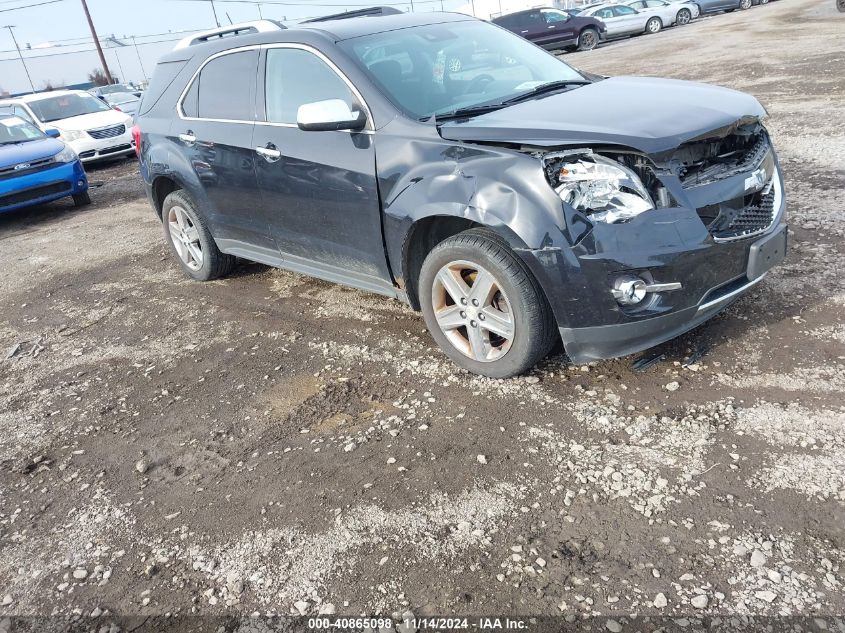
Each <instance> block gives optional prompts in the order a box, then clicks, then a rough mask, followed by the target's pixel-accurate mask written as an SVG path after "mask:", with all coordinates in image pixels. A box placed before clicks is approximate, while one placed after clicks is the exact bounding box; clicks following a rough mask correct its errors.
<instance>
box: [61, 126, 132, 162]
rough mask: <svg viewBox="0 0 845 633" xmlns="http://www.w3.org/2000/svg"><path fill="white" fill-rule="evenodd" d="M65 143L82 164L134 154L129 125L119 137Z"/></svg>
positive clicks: (84, 139) (89, 138) (88, 138)
mask: <svg viewBox="0 0 845 633" xmlns="http://www.w3.org/2000/svg"><path fill="white" fill-rule="evenodd" d="M65 142H66V143H67V144H68V145H70V146H71V147H72V148H73V150H74V151H75V152H76V153H77V154H78V155H79V160H81V161H82V162H83V163H88V162H92V161H96V160H105V159H108V158H117V157H119V156H128V155H129V154H134V153H135V139H133V138H132V128H131V126H129V125H127V126H126V131H125V132H124V133H123V134H121V135H119V136H113V137H111V138H104V139H95V138H91V137H87V138H82V139H78V140H76V141H65Z"/></svg>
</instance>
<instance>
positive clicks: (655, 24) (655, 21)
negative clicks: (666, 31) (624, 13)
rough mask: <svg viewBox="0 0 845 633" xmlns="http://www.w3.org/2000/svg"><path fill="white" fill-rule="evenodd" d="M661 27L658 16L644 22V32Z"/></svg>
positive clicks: (658, 29)
mask: <svg viewBox="0 0 845 633" xmlns="http://www.w3.org/2000/svg"><path fill="white" fill-rule="evenodd" d="M745 1H746V0H743V2H745ZM747 1H748V2H750V1H751V0H747ZM662 29H663V22H662V21H661V20H660V18H657V17H654V18H649V19H648V22H646V23H645V32H646V33H650V34H652V35H653V34H655V33H660V31H661V30H662Z"/></svg>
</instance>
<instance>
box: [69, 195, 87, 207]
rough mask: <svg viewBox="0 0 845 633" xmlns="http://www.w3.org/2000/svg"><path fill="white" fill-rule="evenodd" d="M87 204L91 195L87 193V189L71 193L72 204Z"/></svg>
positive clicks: (78, 205) (80, 205)
mask: <svg viewBox="0 0 845 633" xmlns="http://www.w3.org/2000/svg"><path fill="white" fill-rule="evenodd" d="M89 204H91V196H90V195H89V194H88V192H87V191H83V192H82V193H75V194H73V206H75V207H86V206H88V205H89Z"/></svg>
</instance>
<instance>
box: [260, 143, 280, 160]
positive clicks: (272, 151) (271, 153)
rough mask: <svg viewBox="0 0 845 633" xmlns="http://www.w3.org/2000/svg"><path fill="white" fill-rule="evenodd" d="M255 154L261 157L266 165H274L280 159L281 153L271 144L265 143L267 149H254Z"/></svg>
mask: <svg viewBox="0 0 845 633" xmlns="http://www.w3.org/2000/svg"><path fill="white" fill-rule="evenodd" d="M255 153H256V154H258V155H259V156H262V157H263V158H264V160H266V161H267V162H268V163H275V162H276V161H277V160H279V159H280V158H281V157H282V153H281V152H280V151H279V150H277V149H276V146H275V145H273V144H272V143H267V147H256V148H255Z"/></svg>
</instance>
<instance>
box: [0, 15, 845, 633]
mask: <svg viewBox="0 0 845 633" xmlns="http://www.w3.org/2000/svg"><path fill="white" fill-rule="evenodd" d="M843 33H845V14H838V13H837V12H836V11H835V7H834V2H833V0H824V1H820V0H780V1H778V2H773V3H770V4H769V5H767V6H762V7H755V8H753V9H752V10H750V11H745V12H737V13H732V14H726V15H720V16H715V17H712V18H706V19H702V20H699V21H697V22H695V23H693V24H691V25H689V26H685V27H681V28H673V29H667V30H666V31H664V32H663V33H660V34H658V35H654V36H643V37H638V38H634V39H632V40H630V41H626V42H622V43H619V44H615V45H612V46H606V47H602V48H601V49H598V50H595V51H592V52H589V53H580V54H570V55H566V56H565V60H566V61H568V62H569V63H572V64H574V65H576V66H580V67H582V68H584V69H587V70H590V71H594V72H600V73H604V74H643V75H661V76H670V77H676V78H683V79H694V80H701V81H707V82H713V83H717V84H721V85H725V86H730V87H733V88H738V89H741V90H745V91H748V92H750V93H752V94H754V95H755V96H757V97H758V98H759V99H760V100H761V101H762V103H763V104H764V105H765V106H766V108H767V109H768V111H769V113H770V115H771V119H770V122H769V125H770V128H771V130H772V133H773V136H774V141H775V144H776V147H777V148H778V150H779V152H780V157H781V161H782V165H783V169H784V173H785V178H786V184H787V195H788V199H789V209H788V213H789V218H790V225H791V231H790V240H791V251H790V253H789V257H788V260H787V262H786V263H785V264H784V265H783V266H781V267H780V268H778V269H776V270H775V271H773V273H772V274H770V275H769V277H768V278H767V279H766V280H765V282H764V283H762V284H761V285H760V286H759V287H758V288H757V289H755V290H754V291H753V292H752V293H751V294H749V295H748V296H747V297H745V298H743V299H742V300H740V301H739V302H737V303H736V304H734V305H733V306H732V307H731V308H730V309H729V310H728V311H727V312H726V313H724V314H723V315H721V316H719V317H717V318H715V319H713V320H712V321H711V322H710V323H708V324H706V325H705V326H703V327H700V328H698V329H697V330H695V331H693V332H691V333H689V334H687V335H685V336H683V337H681V338H680V339H678V340H676V341H673V342H671V343H669V344H667V345H665V346H663V347H661V348H660V349H659V350H656V351H657V352H659V353H662V354H663V355H664V357H663V358H662V359H660V360H659V361H658V362H656V363H655V364H653V365H651V366H650V367H647V368H646V369H644V370H641V371H637V370H635V369H634V368H633V367H632V364H633V362H634V361H636V360H637V359H638V358H640V357H642V356H646V357H651V356H654V354H655V351H651V352H648V353H646V354H645V355H639V356H636V357H629V358H623V359H619V360H615V361H608V362H601V363H594V364H591V365H590V366H572V365H570V364H568V363H567V361H566V359H565V357H564V356H562V355H558V356H554V357H551V358H549V359H548V360H547V361H546V362H544V363H543V364H542V366H540V367H538V368H537V369H536V371H534V372H533V373H532V374H531V375H529V376H524V377H521V378H518V379H513V380H504V381H498V380H491V379H485V378H479V377H474V376H471V375H469V374H466V373H463V372H461V371H457V370H456V369H455V368H454V367H453V366H452V365H451V364H450V363H449V362H448V360H447V359H446V358H445V356H444V355H443V354H441V353H440V352H439V351H438V350H437V349H436V348H435V347H434V346H433V343H432V341H431V339H430V338H429V336H428V335H427V333H426V331H425V328H424V324H423V321H422V319H421V317H420V316H419V315H417V314H414V313H413V312H411V311H410V310H408V309H406V308H404V307H403V306H401V305H400V304H399V303H397V302H395V301H391V300H387V299H384V298H381V297H377V296H372V295H367V294H364V293H362V292H358V291H355V290H350V289H346V288H342V287H339V286H334V285H331V284H328V283H323V282H320V281H315V280H313V279H308V278H305V277H301V276H298V275H295V274H291V273H287V272H283V271H279V270H273V269H270V268H267V267H264V266H260V265H255V264H246V263H244V264H243V265H241V266H240V267H239V268H238V269H237V270H236V272H235V274H233V275H232V276H231V277H229V278H227V279H224V280H220V281H216V282H212V283H207V284H201V283H196V282H192V281H190V280H188V279H187V278H185V277H183V276H182V275H181V274H180V272H179V271H178V270H177V268H176V265H175V264H174V263H173V262H172V261H171V259H170V256H169V255H168V252H167V250H166V247H165V243H164V241H163V239H162V229H161V226H160V225H159V223H158V221H157V219H156V218H155V216H154V214H153V212H152V211H151V209H150V208H149V206H148V204H147V202H146V200H145V199H144V197H143V192H142V188H141V186H140V182H139V178H138V175H137V166H136V164H135V163H134V161H124V162H122V163H120V164H117V165H111V166H108V167H105V168H102V167H101V168H92V169H91V170H90V176H91V180H92V182H94V183H95V184H96V185H97V186H96V188H94V189H93V190H92V199H93V201H94V204H93V205H92V206H91V207H88V208H86V209H84V210H81V211H76V210H74V209H73V208H72V205H70V204H67V203H57V204H54V205H50V206H49V207H46V208H43V209H40V210H35V211H27V212H22V213H16V214H10V215H7V216H3V217H0V262H2V266H3V275H2V281H0V305H2V314H0V431H1V432H2V433H1V434H0V601H2V605H0V629H2V630H9V628H8V627H9V626H10V623H9V622H8V621H3V620H2V618H3V617H7V616H12V615H24V616H42V617H49V618H50V620H49V622H52V623H62V622H64V623H68V622H71V621H73V620H74V619H78V618H85V617H91V618H92V619H91V620H86V621H87V622H89V623H90V622H94V623H96V622H103V621H105V620H106V619H107V618H108V616H109V615H110V614H116V615H124V616H126V615H131V616H143V617H148V616H162V615H165V614H166V615H167V616H168V617H171V618H173V617H178V616H184V615H244V616H248V615H250V614H255V615H257V614H261V615H262V616H263V615H266V614H290V613H304V614H317V613H337V614H346V615H359V614H367V615H388V616H390V615H393V616H394V617H398V616H399V615H400V614H402V613H406V612H412V613H413V614H415V615H416V616H427V615H444V616H457V615H465V616H479V615H502V616H504V615H511V616H525V617H527V616H542V615H548V616H551V615H558V616H565V617H569V619H570V620H572V619H573V618H580V617H582V616H585V615H600V616H609V617H611V618H613V620H612V621H606V622H607V625H606V628H607V630H610V631H615V630H618V628H617V627H621V626H622V625H624V624H625V623H626V622H627V621H628V619H629V617H630V616H631V614H640V615H655V616H673V617H675V622H688V621H689V618H691V617H698V616H704V615H733V616H737V617H740V616H745V615H758V616H777V617H782V616H801V617H804V618H808V619H807V621H808V622H811V623H814V626H817V627H818V628H820V629H821V628H822V627H828V630H834V629H835V628H836V627H837V626H839V627H842V626H843V624H842V622H841V621H840V622H839V623H838V624H836V623H835V622H834V620H833V619H832V618H834V617H835V616H837V615H839V616H841V615H842V614H843V613H845V592H844V591H843V582H845V399H843V394H845V323H844V322H843V315H845V275H843V274H842V271H843V269H844V268H845V246H844V245H843V244H844V243H843V237H845V228H843V227H845V191H843V184H845V46H843ZM564 114H565V113H564ZM684 618H687V619H684ZM813 618H815V619H813ZM4 622H5V623H4ZM142 622H143V620H142ZM92 626H93V627H94V628H93V629H92V630H96V626H95V625H92ZM3 627H6V628H3ZM103 630H108V629H107V627H106V628H105V629H103ZM839 630H845V628H840V629H839Z"/></svg>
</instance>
